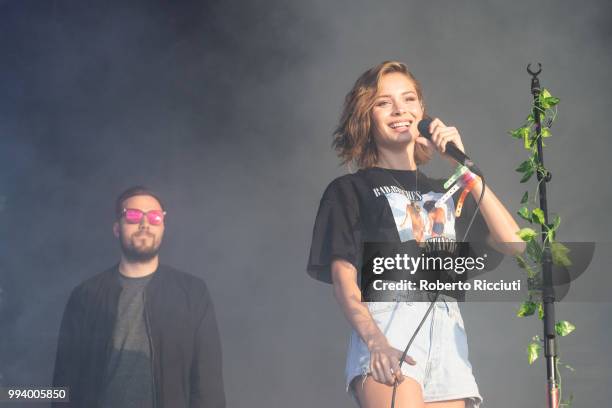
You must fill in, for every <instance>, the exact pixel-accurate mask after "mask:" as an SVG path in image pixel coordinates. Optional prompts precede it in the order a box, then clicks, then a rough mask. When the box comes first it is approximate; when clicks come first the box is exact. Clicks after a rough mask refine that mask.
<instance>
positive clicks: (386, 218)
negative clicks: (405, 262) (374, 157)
mask: <svg viewBox="0 0 612 408" xmlns="http://www.w3.org/2000/svg"><path fill="white" fill-rule="evenodd" d="M444 182H445V180H444V179H432V178H429V177H427V176H426V175H424V174H423V173H421V172H418V175H417V172H416V171H412V170H390V169H383V168H380V167H371V168H367V169H361V170H359V171H357V172H356V173H352V174H347V175H344V176H341V177H338V178H337V179H335V180H334V181H332V182H331V183H330V184H329V186H328V187H327V188H326V190H325V192H324V193H323V197H322V198H321V202H320V205H319V211H318V213H317V218H316V220H315V225H314V230H313V235H312V244H311V246H310V256H309V259H308V267H307V270H308V273H309V275H310V276H312V277H313V278H315V279H317V280H320V281H323V282H327V283H331V271H330V267H331V262H332V261H333V259H334V258H342V259H345V260H347V261H348V262H350V263H351V264H353V265H354V266H355V268H356V269H357V270H358V271H359V270H360V267H361V265H360V263H361V250H362V243H363V242H407V241H411V240H415V241H417V242H426V241H427V240H430V239H449V240H455V241H462V240H463V237H464V234H465V231H466V229H467V226H468V224H469V222H470V220H471V218H472V215H473V214H474V211H475V209H476V200H474V198H473V197H472V194H471V193H470V194H469V197H467V198H466V199H465V203H464V204H463V209H462V211H461V215H460V216H459V217H456V216H455V210H456V202H457V200H458V199H459V196H460V193H461V191H462V190H461V189H459V190H458V191H457V192H455V193H454V194H453V195H450V196H448V195H447V196H446V197H445V193H446V192H447V191H448V190H446V189H445V188H444ZM417 184H418V186H417ZM447 197H448V198H447ZM445 198H447V199H446V200H445ZM488 234H489V230H488V228H487V225H486V223H485V221H484V218H483V217H482V215H481V214H480V212H478V214H477V215H476V218H475V220H474V223H473V224H472V227H471V228H470V230H469V234H468V235H467V237H465V240H463V241H464V242H475V241H479V242H484V241H485V239H486V237H487V235H488Z"/></svg>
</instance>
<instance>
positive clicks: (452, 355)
mask: <svg viewBox="0 0 612 408" xmlns="http://www.w3.org/2000/svg"><path fill="white" fill-rule="evenodd" d="M366 304H367V305H368V309H369V310H370V314H371V315H372V318H373V319H374V321H375V322H376V324H377V325H378V327H379V328H380V330H381V331H382V332H383V333H384V334H385V336H386V337H387V340H388V341H389V344H390V345H391V346H392V347H394V348H396V349H398V350H400V351H402V352H403V351H404V349H405V348H406V345H407V344H408V341H409V340H410V338H411V337H412V334H413V333H414V331H415V329H416V328H417V326H418V325H419V323H420V322H421V320H422V319H423V316H424V315H425V313H426V311H427V309H428V308H429V305H430V304H431V302H421V301H416V302H371V303H366ZM408 355H409V356H411V357H412V358H413V359H414V360H415V361H416V362H417V364H416V365H414V366H412V365H409V364H408V363H403V364H402V373H403V374H404V375H405V376H408V377H411V378H413V379H415V380H416V381H417V382H418V383H419V384H420V385H421V389H422V391H423V399H424V401H425V402H435V401H446V400H453V399H465V400H466V408H478V407H480V404H481V403H482V397H481V395H480V393H479V391H478V385H476V380H475V379H474V376H473V374H472V366H471V364H470V362H469V360H468V346H467V336H466V334H465V329H464V326H463V319H462V318H461V312H460V311H459V306H458V305H457V302H456V301H455V300H454V299H452V298H449V297H446V296H443V295H440V297H439V298H438V301H437V302H436V305H435V306H434V307H433V309H432V310H431V312H430V313H429V315H428V316H427V319H426V320H425V323H424V324H423V326H422V327H421V329H420V330H419V333H418V334H417V336H416V338H415V339H414V341H413V343H412V345H411V346H410V349H409V350H408ZM369 371H370V352H369V351H368V348H367V346H366V345H365V343H364V342H363V340H361V338H360V337H359V335H358V334H357V332H356V331H355V330H353V331H352V333H351V338H350V343H349V347H348V357H347V362H346V390H347V392H349V393H351V394H352V396H353V397H354V398H355V400H356V396H355V395H354V390H353V389H352V388H351V387H350V385H351V382H352V381H353V380H354V379H355V377H358V376H361V379H356V380H355V381H354V386H355V387H359V386H360V385H361V384H362V381H364V380H365V379H366V375H367V374H368V373H369Z"/></svg>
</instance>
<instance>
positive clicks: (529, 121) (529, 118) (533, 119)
mask: <svg viewBox="0 0 612 408" xmlns="http://www.w3.org/2000/svg"><path fill="white" fill-rule="evenodd" d="M527 122H528V123H533V122H535V118H534V117H533V113H530V114H529V115H527Z"/></svg>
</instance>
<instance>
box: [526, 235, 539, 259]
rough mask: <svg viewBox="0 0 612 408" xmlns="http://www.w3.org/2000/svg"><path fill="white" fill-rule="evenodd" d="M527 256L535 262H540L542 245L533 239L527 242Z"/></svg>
mask: <svg viewBox="0 0 612 408" xmlns="http://www.w3.org/2000/svg"><path fill="white" fill-rule="evenodd" d="M527 256H529V259H531V260H532V261H533V262H535V263H536V264H539V263H541V262H542V247H541V246H540V243H539V242H538V241H536V240H535V239H532V240H531V241H529V242H527Z"/></svg>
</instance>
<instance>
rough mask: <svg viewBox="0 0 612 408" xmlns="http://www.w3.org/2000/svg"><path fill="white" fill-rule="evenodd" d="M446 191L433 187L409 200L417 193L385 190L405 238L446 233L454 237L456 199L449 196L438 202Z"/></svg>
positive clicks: (394, 216) (442, 235)
mask: <svg viewBox="0 0 612 408" xmlns="http://www.w3.org/2000/svg"><path fill="white" fill-rule="evenodd" d="M443 195H444V194H443V193H436V192H433V191H430V192H428V193H426V194H423V195H420V194H419V195H417V196H421V200H418V201H416V200H410V199H409V197H413V196H415V194H408V193H407V192H403V193H397V192H389V193H386V194H385V197H386V198H387V201H388V202H389V206H390V207H391V211H392V213H393V218H394V220H395V226H396V227H397V232H398V234H399V237H400V240H401V241H402V242H406V241H411V240H416V241H417V242H425V241H427V240H429V239H431V238H438V237H444V238H447V239H452V240H455V239H456V236H455V203H454V202H453V199H452V198H449V199H448V200H446V202H444V203H439V204H438V205H436V203H437V202H438V200H439V199H440V198H441V197H442V196H443Z"/></svg>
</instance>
